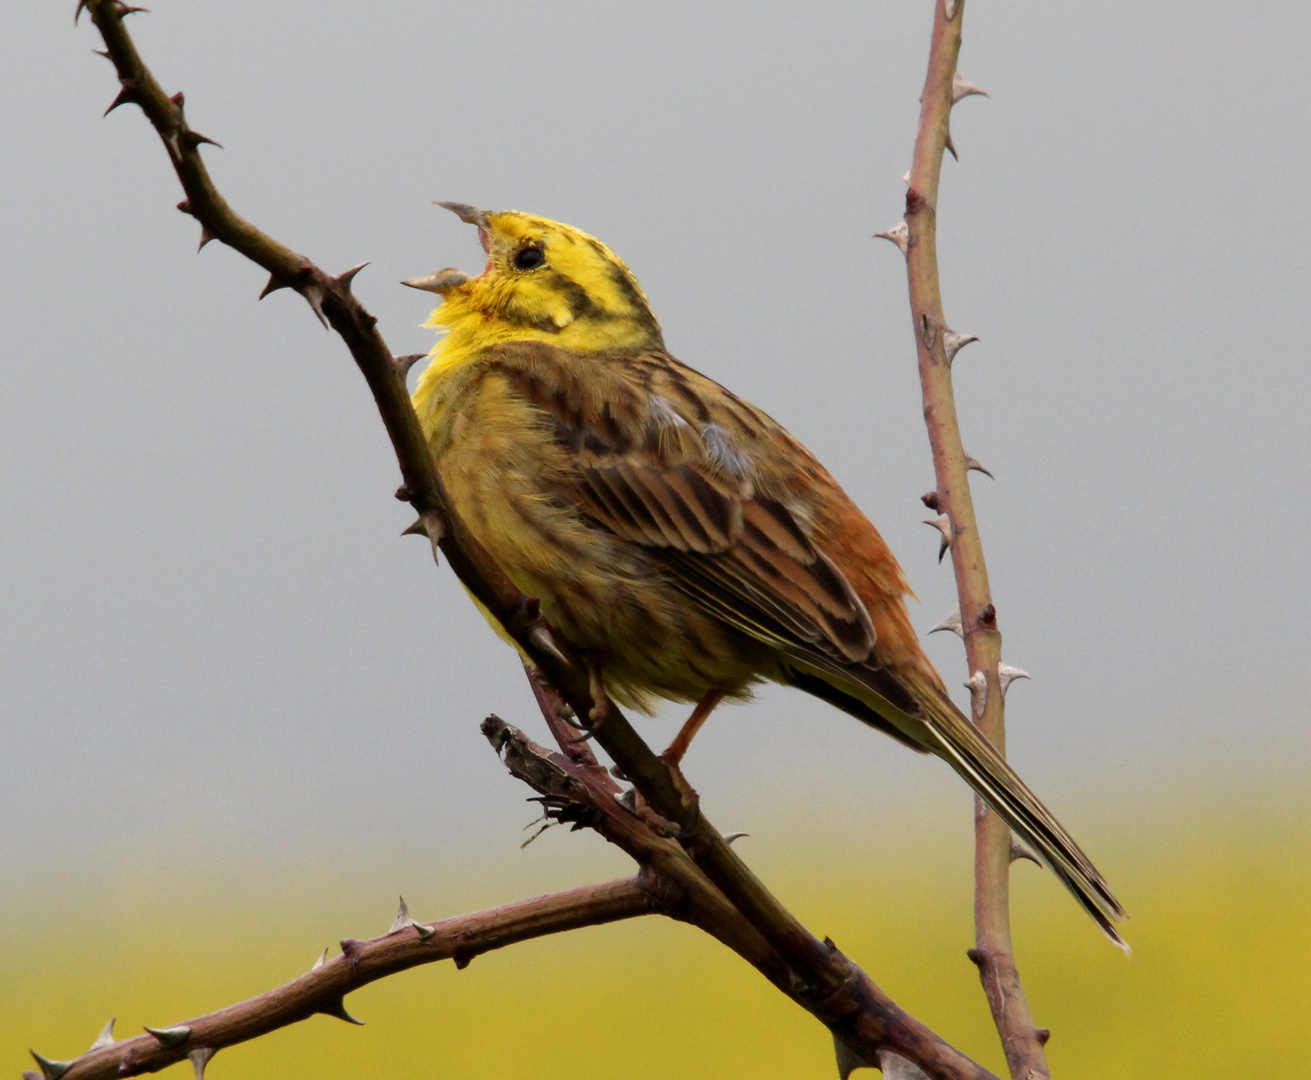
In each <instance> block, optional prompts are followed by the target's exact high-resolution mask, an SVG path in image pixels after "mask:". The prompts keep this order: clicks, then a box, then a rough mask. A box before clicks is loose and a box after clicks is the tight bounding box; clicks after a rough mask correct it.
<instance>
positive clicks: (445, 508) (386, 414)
mask: <svg viewBox="0 0 1311 1080" xmlns="http://www.w3.org/2000/svg"><path fill="white" fill-rule="evenodd" d="M84 6H85V7H86V9H87V10H88V11H89V12H90V14H91V17H92V19H93V21H94V22H95V24H96V26H97V28H98V29H99V30H100V32H101V35H102V36H103V38H104V41H105V44H106V47H107V50H108V55H109V57H110V59H111V60H112V61H113V63H114V65H115V67H116V69H117V71H118V74H119V80H120V84H121V86H122V91H121V93H120V96H119V98H118V99H116V104H117V103H122V102H130V103H134V104H137V105H139V106H140V107H141V108H142V109H143V111H144V112H145V113H146V115H147V116H148V117H149V119H150V120H151V123H152V124H154V126H155V128H156V130H157V131H158V133H159V135H160V137H161V139H162V140H163V141H164V144H165V146H166V148H167V150H168V153H169V157H170V160H171V161H172V163H173V166H174V169H175V170H176V172H177V175H178V178H179V180H180V181H181V183H182V186H183V189H184V191H185V192H186V196H187V198H186V199H185V200H184V202H183V203H182V204H180V208H181V209H183V210H184V211H185V212H187V213H189V214H191V215H192V216H194V217H195V218H196V219H197V220H198V221H199V222H200V223H201V226H202V239H204V238H206V237H212V238H217V239H219V240H222V241H223V242H225V243H228V244H230V245H231V246H232V247H234V248H235V249H236V250H238V251H241V252H242V253H243V254H245V255H247V257H249V258H250V259H251V260H252V261H254V262H256V263H258V264H259V265H260V266H263V267H264V268H265V269H266V270H268V271H269V272H270V281H269V288H282V287H289V288H293V289H295V290H296V291H297V292H299V293H300V294H301V295H302V296H304V298H305V299H306V301H307V302H308V303H309V304H310V305H311V307H312V308H313V309H314V311H315V313H316V314H317V315H318V316H319V317H320V318H321V319H323V320H324V321H325V322H326V323H327V324H328V325H329V326H331V327H332V329H334V330H336V331H337V332H338V333H339V334H340V335H341V336H342V338H343V340H344V341H345V342H346V344H347V346H348V348H349V349H350V351H351V354H352V356H353V357H354V359H355V361H356V363H357V365H358V366H359V368H360V370H361V372H362V373H363V375H364V377H365V379H366V381H367V382H368V385H369V388H370V390H371V392H372V393H373V395H374V399H375V402H376V404H377V407H378V410H379V413H380V415H381V417H382V419H383V422H384V425H385V426H386V428H387V431H388V434H389V436H390V438H391V440H392V445H393V448H394V449H395V452H396V456H397V460H398V462H399V464H400V468H401V475H402V478H403V484H402V486H401V488H400V490H399V491H398V492H397V496H398V497H400V498H403V499H406V500H408V501H409V502H411V503H412V504H413V506H414V507H415V509H416V511H417V512H418V514H419V518H420V522H421V523H422V527H423V528H424V530H425V531H426V532H427V534H428V536H429V537H430V539H431V540H432V542H433V545H434V549H435V550H436V549H439V550H440V551H441V552H442V554H444V555H445V556H446V558H447V560H448V562H449V563H450V564H451V567H452V569H453V570H454V571H455V573H456V574H457V575H458V576H459V578H460V580H461V581H462V582H463V583H464V584H465V586H466V587H467V588H468V589H469V590H470V591H471V592H472V593H473V595H474V596H475V597H477V599H478V600H479V601H480V602H481V603H482V604H483V605H484V606H485V607H486V608H487V610H488V611H490V612H491V613H492V614H493V615H494V616H495V617H496V618H497V619H498V620H499V621H500V622H501V623H502V625H503V626H504V627H505V628H506V630H507V631H508V632H509V634H510V635H511V636H512V637H513V638H514V639H515V641H516V642H517V643H518V644H519V645H520V647H521V648H522V649H523V650H524V652H525V653H526V654H527V655H528V656H529V657H530V658H531V659H532V661H533V662H534V664H535V666H536V677H537V680H538V681H537V683H536V686H537V687H538V688H539V689H540V688H544V689H545V690H546V691H549V694H558V697H559V698H560V699H561V700H562V701H563V703H564V704H565V705H567V706H568V708H569V709H570V710H571V711H572V715H573V716H574V717H580V718H587V720H586V721H585V723H586V724H587V725H588V726H590V727H591V728H592V729H593V734H594V737H595V741H596V742H597V743H598V744H600V745H601V746H602V747H603V748H604V749H605V750H606V752H607V753H608V754H609V755H610V757H611V758H612V759H613V760H614V761H615V762H616V763H617V764H618V766H619V768H620V769H621V770H622V772H623V774H624V775H625V776H626V777H628V778H629V779H631V780H632V781H633V783H634V785H635V786H636V789H637V791H638V793H639V794H640V796H641V799H642V800H644V802H645V804H646V805H648V806H650V807H651V808H653V810H654V811H655V813H656V815H657V816H658V818H659V819H663V820H664V821H665V822H666V823H669V824H668V825H667V826H666V830H667V831H670V832H673V833H674V834H675V836H676V841H677V842H676V843H669V844H666V845H665V846H664V847H663V848H662V849H661V850H660V851H658V852H657V851H654V850H653V851H651V852H649V853H648V856H649V857H650V858H651V859H652V863H651V865H653V866H656V864H657V863H659V862H660V861H661V860H672V861H670V862H669V865H670V866H671V867H682V868H683V869H686V864H685V863H684V862H681V861H679V860H674V858H673V855H672V854H671V853H672V852H674V851H679V852H680V853H681V854H680V859H681V858H684V857H686V858H690V860H691V861H692V862H693V863H695V866H696V867H697V868H698V869H699V872H701V873H702V874H703V875H704V878H708V879H709V882H711V883H713V890H711V889H707V888H705V887H701V888H700V891H699V892H698V893H697V895H698V896H700V897H701V902H700V905H699V906H695V907H694V910H695V911H696V912H698V918H699V919H701V920H703V921H708V922H709V923H710V924H713V925H715V926H716V927H718V928H719V933H716V936H719V937H720V939H721V940H724V941H725V943H726V944H730V947H735V948H737V947H738V946H740V947H741V949H744V950H747V951H751V950H755V955H758V957H759V959H760V963H759V964H758V965H757V966H758V967H760V969H761V970H762V971H766V967H768V968H769V970H768V971H766V974H767V976H768V977H770V978H771V981H773V982H774V983H775V985H777V986H779V987H780V989H783V990H784V991H785V992H786V993H788V994H789V996H791V997H793V999H794V1000H797V1001H798V1002H800V1003H801V1004H803V1005H804V1006H805V1007H806V1008H807V1009H809V1010H810V1011H811V1012H813V1013H814V1014H815V1015H816V1016H818V1017H819V1018H820V1019H821V1020H823V1021H824V1022H825V1023H826V1024H827V1025H828V1026H829V1027H830V1028H831V1029H832V1030H833V1031H834V1033H835V1035H836V1036H837V1037H838V1038H839V1039H841V1040H842V1041H843V1042H844V1043H846V1044H847V1045H848V1046H849V1047H850V1048H851V1049H852V1050H853V1051H855V1052H856V1053H857V1054H859V1056H860V1057H862V1058H863V1059H864V1060H867V1061H877V1060H878V1055H879V1053H880V1052H882V1051H886V1050H889V1049H891V1050H893V1051H895V1052H896V1053H898V1054H900V1055H902V1056H904V1057H906V1058H907V1059H909V1060H911V1061H914V1062H915V1063H916V1064H918V1065H920V1066H921V1067H922V1068H923V1069H924V1070H925V1071H926V1072H927V1073H929V1075H931V1076H933V1077H941V1078H943V1080H955V1078H967V1077H969V1078H975V1080H982V1078H984V1077H987V1076H989V1075H990V1074H988V1073H987V1072H986V1071H985V1070H983V1069H982V1068H980V1067H979V1066H977V1065H975V1064H974V1063H973V1062H971V1061H969V1059H968V1058H965V1057H964V1055H962V1054H960V1053H959V1052H958V1051H956V1050H955V1049H953V1048H952V1047H950V1046H949V1045H947V1044H946V1043H944V1042H943V1041H942V1040H940V1039H939V1038H938V1037H937V1036H935V1035H933V1033H932V1032H930V1031H928V1029H927V1028H924V1027H923V1025H921V1024H919V1023H918V1022H917V1021H915V1020H913V1019H912V1018H911V1017H909V1016H907V1015H906V1014H905V1013H904V1012H902V1011H901V1010H900V1009H898V1008H897V1007H896V1006H895V1005H894V1004H893V1003H892V1002H891V1001H889V1000H888V999H887V997H886V995H884V994H883V993H882V991H880V990H879V989H878V987H877V986H876V985H875V984H874V983H873V982H872V981H871V980H870V979H869V977H868V976H867V975H866V974H865V973H864V972H862V971H861V970H860V969H859V968H857V967H856V966H855V965H854V964H852V963H851V962H850V961H849V960H848V959H847V958H846V957H844V956H843V955H842V954H841V953H840V952H839V951H838V950H837V948H836V947H835V946H834V945H833V944H832V943H831V942H828V941H825V942H820V941H819V940H817V939H816V938H815V937H814V936H813V935H811V934H810V933H809V931H807V930H806V929H805V927H804V926H802V925H801V923H800V922H799V921H798V920H797V919H796V918H795V917H794V916H793V915H792V914H791V913H790V912H788V911H787V910H786V909H785V908H784V907H783V906H782V905H781V904H780V903H779V902H778V900H777V899H776V898H775V897H774V896H773V895H772V894H771V893H770V892H769V890H768V889H767V888H766V887H765V886H764V884H763V883H762V882H760V880H759V879H758V878H756V876H755V875H754V874H753V873H752V872H751V871H750V870H749V869H748V868H747V867H746V865H745V864H744V863H743V862H742V861H741V860H740V859H739V858H738V857H737V856H736V855H735V854H734V853H733V852H732V850H731V849H730V847H729V845H728V843H727V842H726V841H725V840H724V838H723V837H722V836H721V835H720V833H719V832H718V830H716V829H715V828H714V827H713V826H712V825H711V824H710V822H709V821H707V820H706V818H705V816H704V815H703V814H702V813H701V811H700V808H699V805H698V799H697V796H696V793H695V791H693V790H692V789H691V787H690V786H689V785H688V784H687V782H686V781H685V780H684V778H683V777H682V775H681V773H679V772H678V771H677V770H676V769H673V768H671V767H670V766H669V765H667V764H666V763H665V762H663V761H662V760H660V759H659V758H657V757H656V755H655V754H654V753H653V752H652V751H651V749H650V748H649V747H648V746H647V745H646V744H645V743H644V742H643V741H642V740H641V738H640V737H639V736H638V735H637V733H636V731H635V730H634V729H633V727H632V725H631V724H630V723H629V722H628V720H627V718H626V717H624V716H623V714H622V713H621V712H620V711H619V710H618V709H617V708H616V707H615V706H614V705H613V704H612V703H608V702H598V701H596V700H594V698H593V696H592V688H591V685H590V680H589V678H588V676H587V669H586V667H585V665H584V664H583V663H582V662H581V660H580V659H579V658H577V657H573V656H571V655H570V653H569V650H568V649H567V647H566V646H565V645H564V643H563V642H562V641H560V640H558V639H557V638H555V637H554V636H553V635H552V633H551V629H550V627H549V626H548V625H547V624H546V622H545V620H544V619H543V618H542V617H541V614H540V611H539V609H538V605H537V602H536V601H535V600H534V599H533V598H531V597H528V596H525V595H524V594H523V593H521V592H520V591H519V590H518V589H517V588H516V587H515V586H514V585H513V583H511V582H510V581H509V579H508V578H506V576H505V575H504V573H503V572H502V571H501V570H500V568H499V567H498V566H496V564H495V563H494V562H493V561H492V560H491V559H490V557H489V556H488V555H487V553H486V551H485V550H483V549H482V548H481V546H480V545H479V544H478V543H477V542H476V541H475V540H474V539H473V537H472V536H470V535H469V534H468V532H467V530H466V529H465V528H464V527H463V525H462V523H461V522H460V520H459V518H458V516H457V515H455V514H454V513H452V511H451V507H450V504H449V501H448V500H447V499H446V496H445V492H444V491H443V490H442V486H441V483H440V480H439V478H438V476H437V473H436V470H435V467H434V464H433V461H432V458H431V455H430V454H429V452H428V449H427V445H426V442H425V440H424V438H423V433H422V431H421V430H420V427H419V423H418V420H417V418H416V417H415V414H414V411H413V409H412V408H411V406H410V402H409V397H408V394H407V393H406V390H405V383H404V378H403V373H404V369H405V364H404V363H402V362H400V361H397V360H396V359H395V358H393V356H392V355H391V352H390V350H389V349H388V348H387V346H386V343H385V342H384V341H383V339H382V336H381V335H380V334H379V333H378V331H377V329H376V322H377V320H376V319H375V318H374V317H373V316H372V315H371V314H369V313H368V312H367V311H366V310H365V309H364V308H363V306H362V305H360V303H359V302H358V300H356V299H355V297H354V296H353V295H352V294H351V292H350V282H351V279H352V277H353V276H354V273H355V271H347V272H346V273H344V274H341V275H338V276H333V275H329V274H326V273H325V272H324V271H322V270H321V269H319V268H318V267H317V266H315V265H314V264H313V263H312V262H310V261H309V260H308V259H306V258H304V257H303V256H301V255H298V254H297V253H295V252H293V251H291V249H289V248H287V247H285V246H283V245H281V244H279V243H277V242H276V241H274V240H273V239H272V238H270V237H268V236H266V235H265V234H264V233H262V232H260V231H259V230H258V229H256V228H255V227H254V226H252V225H251V224H250V223H248V222H246V221H245V220H244V219H242V218H240V217H239V216H238V215H237V214H236V213H235V212H234V211H233V210H232V209H231V208H230V207H229V206H228V205H227V204H226V202H224V200H223V199H222V198H221V196H220V195H219V194H218V192H217V190H216V189H215V188H214V186H213V184H212V182H211V181H210V178H209V175H208V173H207V171H206V169H205V166H204V163H203V161H202V159H201V157H200V153H199V147H200V145H201V144H202V142H203V141H206V140H204V139H203V137H201V136H198V135H197V134H196V133H195V132H193V131H192V130H191V129H190V128H189V127H188V126H187V124H186V120H185V116H184V114H183V101H182V96H181V94H177V95H174V96H172V97H169V96H167V95H165V93H164V91H163V89H162V88H161V87H160V86H159V84H158V82H157V81H156V80H155V79H154V77H153V76H152V75H151V74H150V72H149V71H148V70H147V68H146V66H145V64H144V63H143V62H142V61H141V58H140V56H139V55H138V54H137V52H136V49H135V47H134V46H133V44H132V41H131V39H130V37H129V36H128V33H127V30H126V28H125V27H124V25H123V17H124V15H125V14H127V13H128V12H129V10H130V9H128V8H126V7H125V6H124V5H123V4H122V3H121V2H120V0H84ZM357 269H358V268H357ZM266 291H268V290H267V289H266ZM548 696H549V695H548ZM551 707H554V706H551ZM601 717H604V722H603V723H596V722H595V721H594V719H593V718H596V719H600V718H601ZM562 760H566V759H562ZM583 764H584V765H586V762H583ZM602 771H603V770H600V766H599V765H596V764H595V763H593V764H592V765H590V766H587V767H586V768H585V769H582V770H581V773H582V778H583V779H584V781H585V782H587V783H593V784H596V785H600V784H601V783H602V781H601V780H600V779H599V778H598V777H597V775H596V774H597V773H598V772H602ZM607 780H608V778H607ZM614 802H615V799H614V792H613V791H608V792H607V793H606V804H607V805H613V804H614ZM635 805H636V803H635ZM637 819H638V820H639V821H641V822H642V823H643V827H644V828H645V827H646V821H647V818H645V817H643V816H642V815H640V814H639V815H637ZM603 820H612V818H608V817H607V818H604V819H603ZM653 835H654V833H653ZM656 869H657V871H658V870H659V869H660V867H659V866H656ZM685 877H686V879H687V881H688V882H691V881H692V880H693V878H692V876H691V874H690V873H689V874H686V875H685ZM715 890H717V894H718V897H719V899H718V901H717V903H718V905H719V906H718V907H717V908H714V910H715V911H716V912H718V914H716V915H715V916H714V918H711V916H709V915H706V914H705V912H706V911H709V910H711V908H712V906H713V905H712V898H713V896H714V895H715ZM730 914H733V917H732V919H730V918H729V916H730ZM720 915H722V916H723V925H722V926H721V925H720V923H719V922H717V921H716V920H718V919H719V917H720ZM743 920H744V921H743ZM729 922H732V923H733V925H732V926H731V927H730V926H729ZM698 925H700V922H698ZM707 929H709V926H707ZM711 932H712V933H715V932H716V931H715V930H711ZM721 934H722V935H723V936H721ZM750 935H756V937H758V938H759V939H760V940H761V941H763V942H764V948H765V949H766V950H767V951H762V947H761V946H760V945H759V944H758V943H757V944H753V945H750V946H748V939H749V937H750ZM730 937H732V939H733V940H735V941H737V942H738V946H734V945H732V944H731V942H730V941H729V940H728V939H729V938H730ZM750 940H752V941H755V938H751V939H750ZM742 954H743V955H746V952H743V953H742ZM753 962H755V961H753Z"/></svg>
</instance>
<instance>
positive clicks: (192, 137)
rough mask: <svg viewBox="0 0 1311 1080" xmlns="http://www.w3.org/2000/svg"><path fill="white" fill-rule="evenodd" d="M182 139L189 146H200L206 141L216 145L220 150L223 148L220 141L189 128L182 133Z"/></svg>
mask: <svg viewBox="0 0 1311 1080" xmlns="http://www.w3.org/2000/svg"><path fill="white" fill-rule="evenodd" d="M182 140H183V142H185V143H186V144H187V145H188V146H191V147H196V146H201V145H202V144H204V143H208V144H209V145H210V146H217V147H218V148H219V149H220V150H222V149H223V144H222V143H221V142H218V141H217V140H215V139H211V138H210V137H209V136H208V135H202V134H201V133H200V132H199V131H191V130H190V129H188V130H186V131H184V132H183V133H182Z"/></svg>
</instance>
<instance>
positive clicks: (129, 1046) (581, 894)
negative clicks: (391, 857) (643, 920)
mask: <svg viewBox="0 0 1311 1080" xmlns="http://www.w3.org/2000/svg"><path fill="white" fill-rule="evenodd" d="M659 910H661V908H660V905H659V903H658V902H656V901H655V900H654V899H653V898H652V896H651V894H650V893H649V892H648V891H647V889H646V888H645V887H644V886H643V885H642V884H641V883H639V881H638V880H637V879H634V878H625V879H621V880H618V881H608V882H605V883H604V884H600V885H584V886H582V887H581V888H576V889H569V890H566V891H565V892H560V893H554V894H552V895H550V896H537V897H534V898H532V899H530V900H519V901H516V902H515V903H512V904H505V905H503V906H501V907H496V908H491V909H489V910H487V911H478V912H475V913H473V914H471V915H459V916H457V917H455V918H452V919H442V920H440V921H438V922H434V923H412V924H410V925H407V926H404V927H403V928H401V929H398V930H394V931H392V932H390V933H387V934H384V935H382V936H381V937H376V938H372V939H371V940H369V941H356V940H353V939H351V938H347V939H345V940H344V941H342V943H341V949H342V951H341V955H339V956H336V957H334V958H333V959H331V960H328V961H326V962H325V963H323V964H322V965H318V966H316V967H314V968H313V969H312V970H311V971H309V972H307V973H306V974H304V975H302V976H301V977H300V978H298V979H293V980H292V981H291V982H289V983H286V984H285V985H283V986H280V987H278V988H277V989H276V990H270V991H268V992H267V993H264V994H260V995H259V996H258V997H253V998H251V999H250V1000H249V1001H243V1002H241V1003H239V1004H237V1005H229V1006H228V1007H227V1008H224V1009H219V1010H218V1011H217V1012H212V1013H208V1014H207V1015H205V1016H198V1017H196V1018H195V1019H193V1020H184V1021H182V1022H181V1023H180V1024H176V1025H172V1026H170V1027H168V1028H157V1029H156V1031H158V1032H159V1034H158V1035H152V1034H146V1035H138V1036H136V1037H135V1038H132V1039H125V1040H124V1041H122V1042H117V1043H114V1044H112V1045H109V1046H103V1047H99V1048H96V1049H92V1050H89V1051H87V1053H85V1054H83V1055H81V1056H80V1057H78V1058H77V1059H75V1060H74V1061H72V1062H41V1063H40V1064H41V1066H42V1071H43V1072H44V1074H45V1078H44V1080H50V1078H51V1077H54V1078H55V1080H121V1078H122V1077H126V1076H137V1075H139V1074H141V1073H146V1072H157V1071H158V1070H160V1069H162V1068H164V1067H165V1066H166V1065H172V1064H173V1063H175V1062H178V1061H182V1060H184V1059H186V1058H188V1057H190V1058H192V1060H193V1061H194V1060H195V1059H196V1058H197V1057H199V1058H201V1059H202V1060H201V1063H200V1064H201V1066H202V1069H203V1065H204V1063H205V1062H207V1061H208V1060H209V1058H210V1057H212V1056H213V1054H214V1053H215V1052H216V1051H218V1050H220V1049H222V1048H223V1047H225V1046H233V1045H235V1044H236V1043H240V1042H247V1041H249V1040H251V1039H256V1038H258V1037H259V1036H261V1035H266V1034H268V1033H269V1032H270V1031H274V1030H276V1029H278V1028H282V1027H287V1026H289V1025H291V1024H296V1023H299V1022H300V1021H302V1020H307V1019H309V1018H310V1017H311V1016H314V1015H315V1014H317V1013H323V1014H325V1015H327V1016H335V1017H337V1018H339V1019H342V1020H347V1021H350V1022H354V1023H359V1021H357V1020H353V1018H352V1017H351V1016H350V1014H349V1013H347V1012H346V1007H345V1003H344V1000H343V999H344V998H345V995H347V994H349V993H351V992H352V991H354V990H358V989H360V987H362V986H367V985H368V984H369V983H371V982H376V981H377V980H378V979H382V978H385V977H386V976H388V975H393V974H395V973H396V972H398V971H405V970H406V969H408V968H412V967H418V966H419V965H420V964H431V963H434V962H436V961H438V960H454V961H455V963H456V966H457V967H465V966H466V965H468V963H469V962H470V961H471V960H473V958H474V957H475V956H479V955H481V954H482V953H485V952H490V951H492V950H493V949H500V948H503V947H504V946H506V945H513V944H514V943H516V942H519V941H527V940H529V939H530V938H536V937H543V936H545V935H547V934H558V933H561V932H562V931H565V930H576V929H578V928H579V927H583V926H599V925H601V924H603V923H609V922H616V921H618V920H620V919H630V918H633V917H634V916H637V915H649V914H651V913H653V912H656V911H659ZM25 1077H29V1078H34V1080H43V1078H42V1076H41V1074H39V1073H26V1074H25Z"/></svg>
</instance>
